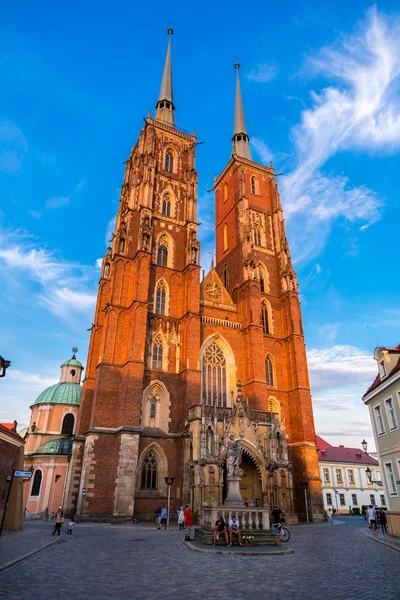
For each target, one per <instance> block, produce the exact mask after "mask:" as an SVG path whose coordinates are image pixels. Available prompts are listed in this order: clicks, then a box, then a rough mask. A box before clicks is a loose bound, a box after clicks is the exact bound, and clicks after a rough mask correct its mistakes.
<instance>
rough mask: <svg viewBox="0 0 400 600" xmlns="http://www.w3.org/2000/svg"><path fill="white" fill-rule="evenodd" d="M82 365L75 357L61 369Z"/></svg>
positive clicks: (67, 361)
mask: <svg viewBox="0 0 400 600" xmlns="http://www.w3.org/2000/svg"><path fill="white" fill-rule="evenodd" d="M81 366H82V363H81V362H80V361H79V360H77V359H76V358H75V356H73V357H72V358H70V359H69V360H66V361H65V363H63V364H62V365H61V367H81Z"/></svg>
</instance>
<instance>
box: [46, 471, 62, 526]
mask: <svg viewBox="0 0 400 600" xmlns="http://www.w3.org/2000/svg"><path fill="white" fill-rule="evenodd" d="M60 477H61V475H55V477H54V485H53V495H52V497H51V504H50V507H49V508H48V511H49V518H48V520H49V521H50V520H51V509H52V507H53V504H54V494H55V493H56V483H57V481H58V480H59V479H60Z"/></svg>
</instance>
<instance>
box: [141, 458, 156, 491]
mask: <svg viewBox="0 0 400 600" xmlns="http://www.w3.org/2000/svg"><path fill="white" fill-rule="evenodd" d="M157 486H158V463H157V458H156V455H155V453H154V452H153V451H152V450H150V452H148V453H147V454H146V456H145V458H144V460H143V463H142V473H141V482H140V487H141V489H142V490H156V489H157Z"/></svg>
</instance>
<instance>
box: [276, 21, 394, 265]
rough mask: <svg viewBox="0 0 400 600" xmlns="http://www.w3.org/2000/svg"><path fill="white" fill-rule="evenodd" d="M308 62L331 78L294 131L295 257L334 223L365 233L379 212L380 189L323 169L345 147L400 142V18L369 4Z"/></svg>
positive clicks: (290, 197)
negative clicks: (353, 27) (353, 26)
mask: <svg viewBox="0 0 400 600" xmlns="http://www.w3.org/2000/svg"><path fill="white" fill-rule="evenodd" d="M307 68H308V70H309V72H310V73H312V74H315V75H317V74H318V75H321V76H323V77H326V78H328V79H330V80H331V82H332V84H331V85H330V86H329V87H326V88H324V89H323V90H322V91H321V92H320V93H319V94H317V93H315V92H313V93H312V94H311V101H312V107H311V108H309V109H307V110H304V111H303V112H302V117H301V122H300V124H299V125H297V126H296V127H295V128H294V129H293V131H292V137H293V141H294V149H295V155H296V157H297V164H296V167H295V169H294V170H293V171H292V172H291V173H290V174H289V175H288V176H286V177H284V178H283V181H282V198H283V201H284V204H285V210H286V215H287V217H288V219H289V220H290V221H291V222H290V223H289V225H290V227H291V230H292V234H293V239H294V242H295V244H296V246H295V249H294V256H295V259H296V260H297V262H301V261H303V262H304V261H309V260H310V259H312V258H315V257H316V256H317V255H318V254H319V253H320V252H321V251H322V249H323V248H324V246H325V244H326V240H327V238H328V236H329V233H330V230H331V224H332V223H333V222H334V221H336V220H338V219H343V220H345V221H348V222H350V223H353V224H354V223H357V224H358V228H359V230H362V231H363V230H365V229H366V228H367V227H369V226H370V225H371V224H372V223H374V222H376V221H377V220H378V219H379V218H380V214H381V210H382V205H383V200H382V199H381V198H379V197H378V195H377V194H376V193H374V192H373V191H372V190H370V189H368V188H367V187H365V186H360V187H354V186H352V185H351V183H350V181H349V180H348V179H347V178H345V177H342V176H335V175H334V174H332V175H325V174H322V173H321V168H322V167H323V166H324V165H325V163H326V162H327V161H328V159H329V158H331V157H332V156H333V155H335V154H336V153H337V152H339V151H357V152H359V151H365V152H369V153H370V152H373V151H380V152H382V151H384V152H388V153H390V152H393V151H395V150H396V149H398V148H399V146H400V96H399V86H398V85H397V84H398V79H399V74H400V20H399V19H398V18H397V19H396V18H391V19H389V18H388V17H386V16H384V15H382V14H378V13H377V11H376V10H375V9H371V10H370V11H369V12H368V13H367V17H366V20H365V22H364V23H363V24H362V25H361V26H360V27H359V29H358V30H357V32H356V33H354V34H353V35H348V36H343V37H341V38H340V40H339V41H338V42H337V44H335V45H334V46H327V47H324V48H323V49H322V50H321V51H320V52H318V53H317V54H316V55H315V56H311V57H309V59H308V63H307ZM321 225H322V226H321ZM299 232H300V236H297V235H296V234H297V233H299Z"/></svg>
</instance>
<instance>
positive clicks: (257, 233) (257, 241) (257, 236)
mask: <svg viewBox="0 0 400 600" xmlns="http://www.w3.org/2000/svg"><path fill="white" fill-rule="evenodd" d="M254 244H255V245H256V246H261V231H260V227H259V226H258V225H256V226H255V227H254Z"/></svg>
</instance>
